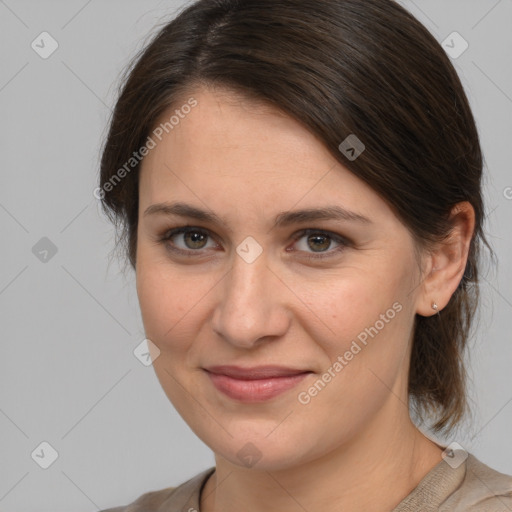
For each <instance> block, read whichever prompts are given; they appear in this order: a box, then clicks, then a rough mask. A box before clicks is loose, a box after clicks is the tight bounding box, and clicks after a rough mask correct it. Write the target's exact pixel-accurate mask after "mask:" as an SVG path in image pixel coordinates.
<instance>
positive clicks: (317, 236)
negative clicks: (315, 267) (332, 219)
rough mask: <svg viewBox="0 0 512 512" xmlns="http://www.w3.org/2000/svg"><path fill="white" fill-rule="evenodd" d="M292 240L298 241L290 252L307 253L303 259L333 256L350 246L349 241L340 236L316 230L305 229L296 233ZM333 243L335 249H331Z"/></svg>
mask: <svg viewBox="0 0 512 512" xmlns="http://www.w3.org/2000/svg"><path fill="white" fill-rule="evenodd" d="M294 239H295V240H296V241H298V243H296V244H295V246H296V247H297V249H293V250H292V251H293V252H295V251H296V250H298V251H301V252H306V253H309V254H307V255H306V256H305V257H306V258H311V259H315V258H328V257H331V256H334V255H335V254H337V253H339V252H340V251H343V250H344V249H345V248H346V247H347V246H349V245H350V243H349V241H348V240H346V239H345V238H343V237H342V236H340V235H337V234H335V233H331V232H329V231H320V230H316V229H305V230H303V231H301V232H300V233H297V234H296V235H295V236H294ZM333 242H334V243H335V244H337V247H335V248H334V249H331V246H332V244H333ZM310 251H312V252H310Z"/></svg>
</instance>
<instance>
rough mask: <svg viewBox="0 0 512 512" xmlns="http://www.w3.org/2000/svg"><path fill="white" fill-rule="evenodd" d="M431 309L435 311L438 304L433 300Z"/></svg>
mask: <svg viewBox="0 0 512 512" xmlns="http://www.w3.org/2000/svg"><path fill="white" fill-rule="evenodd" d="M432 309H433V310H435V311H437V310H438V306H437V304H436V303H435V302H432Z"/></svg>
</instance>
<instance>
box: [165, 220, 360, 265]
mask: <svg viewBox="0 0 512 512" xmlns="http://www.w3.org/2000/svg"><path fill="white" fill-rule="evenodd" d="M189 232H197V233H201V234H203V235H206V236H208V237H209V238H210V239H214V237H213V236H212V235H211V233H210V232H209V230H207V229H204V228H198V227H195V226H182V227H179V228H174V229H171V230H167V231H166V232H165V233H164V235H163V236H160V237H158V239H157V243H161V244H164V245H165V246H166V248H167V249H169V250H170V251H172V252H174V253H175V254H179V255H183V256H186V257H196V256H200V254H199V253H200V252H201V250H202V249H197V250H194V249H189V250H183V249H179V248H177V247H175V246H173V244H172V243H170V240H171V239H172V238H173V237H174V236H176V235H180V234H184V233H189ZM308 235H321V236H325V237H327V238H329V239H331V240H332V241H334V242H335V243H338V244H340V246H339V247H337V248H335V249H328V250H327V251H324V252H319V253H307V254H308V255H307V256H305V258H306V259H311V260H319V259H326V258H330V257H333V256H334V255H337V254H338V253H340V252H341V251H343V250H345V249H346V248H347V247H349V246H350V245H351V243H350V242H349V241H348V240H347V239H346V238H344V237H342V236H340V235H337V234H336V233H332V232H330V231H325V230H321V229H312V228H309V229H303V230H302V231H300V232H298V233H296V234H294V235H293V240H294V242H298V241H299V240H300V239H301V238H303V237H305V236H308ZM293 252H295V251H293ZM194 253H198V254H194Z"/></svg>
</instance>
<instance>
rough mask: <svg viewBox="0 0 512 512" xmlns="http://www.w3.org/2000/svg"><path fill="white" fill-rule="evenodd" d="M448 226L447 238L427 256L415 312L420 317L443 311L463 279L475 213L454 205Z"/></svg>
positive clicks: (465, 205) (464, 203)
mask: <svg viewBox="0 0 512 512" xmlns="http://www.w3.org/2000/svg"><path fill="white" fill-rule="evenodd" d="M450 222H451V225H452V228H451V230H450V233H449V234H448V236H447V237H446V238H445V239H444V240H442V241H440V242H438V243H437V244H436V245H435V247H433V248H432V249H431V250H430V252H429V256H428V257H429V259H430V264H429V268H430V270H429V271H428V274H427V275H426V277H424V280H423V283H422V286H421V291H420V294H419V295H418V302H417V308H416V313H417V314H419V315H421V316H432V315H434V314H436V313H439V312H440V311H442V310H443V309H444V308H445V307H446V305H447V304H448V302H449V301H450V298H451V296H452V295H453V293H454V292H455V290H456V289H457V287H458V286H459V283H460V281H461V279H462V277H463V275H464V270H465V268H466V263H467V259H468V254H469V248H470V244H471V239H472V237H473V232H474V229H475V211H474V209H473V207H472V206H471V204H470V203H469V202H467V201H464V202H461V203H457V204H456V205H455V206H454V207H453V208H452V211H451V214H450Z"/></svg>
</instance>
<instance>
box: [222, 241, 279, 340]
mask: <svg viewBox="0 0 512 512" xmlns="http://www.w3.org/2000/svg"><path fill="white" fill-rule="evenodd" d="M240 245H241V246H242V244H240ZM242 248H243V246H242ZM237 252H238V251H237ZM267 263H268V262H267V259H266V257H265V255H264V254H260V255H259V256H257V257H256V258H255V259H254V260H250V259H245V258H244V255H243V254H242V256H240V254H235V255H234V258H233V265H232V267H231V270H230V271H229V273H228V274H227V276H226V279H224V280H223V287H222V292H221V296H220V297H219V300H218V303H217V306H216V311H215V313H214V321H213V323H214V330H215V331H216V332H217V333H218V334H219V335H221V336H222V337H223V338H224V339H226V340H227V341H228V342H230V343H232V344H236V345H239V346H244V347H250V346H252V345H253V344H254V343H255V342H257V341H258V339H260V338H262V337H265V336H278V335H282V334H283V333H284V332H285V331H286V328H287V321H288V320H287V317H286V312H285V311H284V308H282V307H281V306H282V305H281V306H280V305H279V299H278V295H276V294H275V293H272V290H275V285H276V283H275V276H274V275H273V273H272V272H271V271H270V270H269V269H268V268H267Z"/></svg>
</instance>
